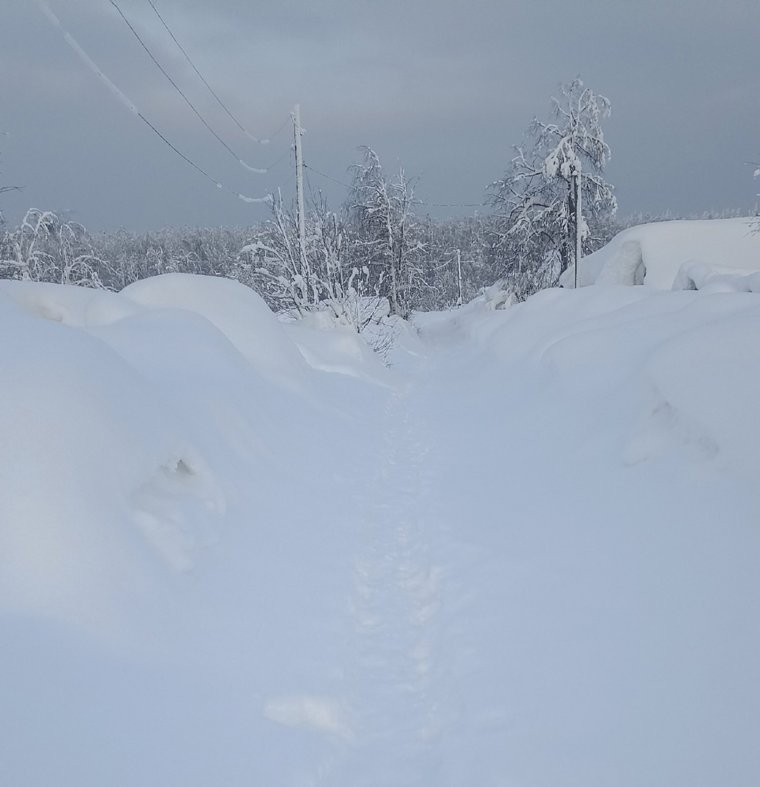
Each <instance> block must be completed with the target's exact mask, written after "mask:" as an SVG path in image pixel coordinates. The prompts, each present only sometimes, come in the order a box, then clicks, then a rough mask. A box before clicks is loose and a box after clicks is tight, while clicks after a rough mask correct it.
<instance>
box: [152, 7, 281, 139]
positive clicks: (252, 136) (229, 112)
mask: <svg viewBox="0 0 760 787" xmlns="http://www.w3.org/2000/svg"><path fill="white" fill-rule="evenodd" d="M148 4H149V5H150V7H151V8H152V9H153V12H154V13H155V15H156V16H157V17H158V19H159V21H160V22H161V24H162V25H163V26H164V29H165V30H166V32H167V33H168V34H169V35H170V36H171V39H172V41H174V43H175V44H176V45H177V48H178V49H179V51H180V52H182V54H183V55H184V57H185V60H187V62H188V63H189V64H190V67H191V68H192V69H193V71H195V73H196V74H197V75H198V79H200V80H201V82H203V84H204V85H205V86H206V89H207V90H208V92H209V93H211V95H212V96H213V97H214V98H215V99H216V101H217V103H218V104H219V106H220V107H221V108H222V109H223V110H224V111H225V112H226V113H227V115H228V117H229V118H230V119H231V120H232V122H233V123H234V124H235V125H236V126H237V127H238V128H239V129H240V131H242V132H243V134H245V135H246V136H247V137H248V138H249V139H251V140H253V141H254V142H256V143H258V144H259V145H268V144H269V143H270V142H271V141H272V140H273V139H274V138H275V137H277V136H278V135H279V134H280V133H281V132H282V130H283V129H284V128H285V126H286V125H287V124H288V121H289V120H290V118H289V117H286V118H285V120H284V121H283V123H282V125H281V126H280V127H279V128H278V129H277V131H275V132H274V133H273V134H270V135H269V136H268V137H264V138H261V137H257V136H256V135H255V134H252V133H251V132H250V131H249V130H248V129H247V128H246V127H245V126H244V125H243V124H242V123H241V122H240V120H238V118H237V117H236V116H235V115H233V114H232V110H231V109H230V108H229V107H228V106H227V105H226V104H225V103H224V101H222V99H221V98H220V97H219V95H218V93H217V92H216V91H215V90H214V88H213V87H211V85H210V84H209V83H208V81H207V80H206V77H204V76H203V74H202V73H201V72H200V69H199V68H198V66H196V65H195V63H194V62H193V60H192V58H191V57H190V55H189V54H188V53H187V51H186V50H185V48H184V47H183V46H182V44H181V43H180V42H179V41H178V40H177V36H175V35H174V33H173V32H172V29H171V28H170V27H169V24H168V22H167V21H166V20H165V19H164V17H163V16H161V13H160V11H159V10H158V8H156V4H155V3H154V2H153V0H148Z"/></svg>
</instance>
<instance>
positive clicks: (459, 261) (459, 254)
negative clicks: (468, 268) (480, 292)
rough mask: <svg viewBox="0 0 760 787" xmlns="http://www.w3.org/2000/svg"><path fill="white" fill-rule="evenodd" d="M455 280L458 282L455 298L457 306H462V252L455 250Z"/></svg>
mask: <svg viewBox="0 0 760 787" xmlns="http://www.w3.org/2000/svg"><path fill="white" fill-rule="evenodd" d="M457 279H458V281H459V297H458V298H457V306H461V305H462V252H461V251H460V250H459V249H457Z"/></svg>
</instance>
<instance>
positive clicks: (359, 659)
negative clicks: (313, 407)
mask: <svg viewBox="0 0 760 787" xmlns="http://www.w3.org/2000/svg"><path fill="white" fill-rule="evenodd" d="M417 393H418V386H417V385H412V384H409V383H408V384H406V385H404V386H402V387H401V388H400V389H398V390H396V391H394V392H393V393H392V394H391V395H390V396H389V399H388V401H387V404H386V406H385V411H384V413H383V415H382V418H381V419H380V423H379V424H378V426H379V428H380V430H381V434H382V438H381V442H380V444H379V445H378V446H377V462H376V471H375V474H374V476H372V477H370V478H367V479H366V480H365V486H364V489H362V490H361V498H362V500H363V505H362V508H361V512H362V513H361V519H360V522H359V525H358V528H359V531H360V532H359V542H358V543H359V545H360V547H359V550H358V553H357V554H356V556H355V558H354V565H353V589H352V599H351V609H352V617H353V628H354V631H353V647H352V649H351V654H352V659H353V663H352V664H351V665H350V667H349V669H348V670H347V680H348V685H349V691H350V700H349V704H350V707H351V709H352V714H353V729H354V740H353V742H352V746H351V748H350V752H349V753H348V755H347V757H346V761H345V762H344V763H343V764H342V767H341V768H340V770H341V774H340V783H346V781H347V780H348V781H350V783H352V784H354V785H356V786H357V787H360V786H361V785H366V786H367V787H369V786H370V785H389V784H393V785H399V787H401V786H402V785H416V784H422V783H429V779H430V777H431V772H430V771H431V760H432V761H433V762H434V761H435V754H434V748H435V745H436V743H437V742H438V741H439V740H440V736H441V734H442V732H443V730H444V727H445V726H446V723H447V718H448V715H449V714H448V712H447V709H446V707H445V703H444V702H443V699H442V698H443V694H442V693H441V691H439V682H440V679H441V671H440V669H439V643H438V639H439V638H438V636H437V626H436V621H437V618H438V616H439V612H440V607H441V603H442V597H443V587H444V583H445V572H444V570H443V568H442V567H441V566H440V565H438V564H437V563H436V560H435V553H436V545H437V542H438V540H439V538H440V535H441V531H440V522H439V521H438V519H437V517H436V516H435V515H434V513H433V507H432V506H431V497H432V496H433V493H434V482H435V479H434V478H433V473H434V470H433V464H432V463H431V461H430V459H431V452H433V451H434V445H433V442H432V435H431V434H430V433H429V432H428V431H427V430H426V427H425V423H424V422H421V420H420V419H419V418H418V417H417V415H416V411H415V414H414V415H413V414H412V412H411V407H410V403H411V402H412V400H413V398H414V396H415V394H417Z"/></svg>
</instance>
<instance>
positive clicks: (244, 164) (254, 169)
mask: <svg viewBox="0 0 760 787" xmlns="http://www.w3.org/2000/svg"><path fill="white" fill-rule="evenodd" d="M110 2H111V5H112V6H113V7H114V8H115V9H116V11H117V12H118V14H119V16H120V17H121V18H122V19H123V20H124V23H125V24H126V25H127V27H128V28H129V29H130V30H131V31H132V34H133V35H134V37H135V38H136V39H137V41H138V42H139V43H140V46H142V48H143V49H144V50H145V51H146V52H147V53H148V57H150V59H151V60H152V61H153V63H154V64H155V66H156V68H158V70H159V71H160V72H161V73H162V74H163V75H164V76H165V77H166V79H167V80H168V81H169V84H170V85H171V86H172V87H173V88H174V89H175V90H176V91H177V93H179V95H180V96H181V97H182V98H183V99H184V101H185V103H186V104H187V105H188V106H189V107H190V109H191V110H192V111H193V113H194V114H195V116H196V117H197V118H198V120H200V121H201V123H203V125H204V126H205V127H206V128H207V129H208V130H209V132H211V134H212V135H213V136H214V137H215V139H216V140H217V141H218V142H219V143H220V144H221V145H222V147H224V149H225V150H226V151H227V152H228V153H229V154H230V155H231V156H232V157H233V158H234V159H235V161H237V162H238V164H240V165H241V166H242V167H244V168H245V169H247V170H248V171H249V172H253V173H254V174H256V175H266V172H267V171H266V169H264V168H263V167H254V166H251V165H250V164H249V163H248V162H247V161H245V160H244V159H243V158H242V157H241V156H239V155H238V154H237V153H236V152H235V151H234V150H233V149H232V148H231V147H230V146H229V145H228V144H227V143H226V142H225V141H224V140H223V139H222V138H221V137H220V136H219V134H217V132H216V131H215V130H214V129H213V128H212V127H211V124H210V123H209V122H208V121H207V120H206V118H204V117H203V115H202V114H201V113H200V112H199V111H198V109H197V107H196V106H195V104H193V102H192V101H191V100H190V99H189V98H188V97H187V95H186V94H185V92H184V91H183V90H182V88H181V87H180V86H179V85H178V84H177V83H176V82H175V81H174V80H173V79H172V77H171V75H170V74H169V72H168V71H167V70H166V69H165V68H164V67H163V66H162V65H161V63H160V62H159V60H158V58H156V56H155V55H154V54H153V52H151V50H150V48H149V47H148V45H147V44H146V43H145V41H144V40H143V39H142V37H141V36H140V34H139V33H138V32H137V30H135V28H134V26H133V25H132V23H131V22H130V21H129V19H127V17H126V16H125V14H124V12H123V11H122V10H121V8H120V7H119V4H118V3H117V2H116V0H110Z"/></svg>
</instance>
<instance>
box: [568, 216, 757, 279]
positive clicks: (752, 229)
mask: <svg viewBox="0 0 760 787" xmlns="http://www.w3.org/2000/svg"><path fill="white" fill-rule="evenodd" d="M578 273H579V276H578V279H579V281H578V286H581V287H582V286H586V285H589V284H605V285H610V284H617V285H627V286H630V285H632V284H645V285H647V286H650V287H656V288H658V289H663V290H670V289H675V290H686V289H697V290H700V289H703V288H705V287H707V286H710V287H712V288H713V289H719V290H721V291H724V292H728V291H738V292H745V291H752V290H760V277H758V275H757V274H758V273H760V219H758V217H756V216H752V217H749V218H737V219H709V220H707V219H706V220H701V221H696V220H691V221H660V222H655V223H653V224H641V225H639V226H636V227H630V228H628V229H626V230H623V231H622V232H620V233H618V234H617V235H616V236H615V237H614V238H613V239H612V240H611V241H610V242H609V243H608V244H607V245H606V246H604V247H603V248H601V249H599V250H598V251H596V252H594V253H593V254H589V255H588V256H587V257H584V258H583V259H582V260H581V264H580V266H579V268H578ZM574 276H575V269H574V267H572V266H571V267H570V268H569V269H568V270H567V271H565V273H564V274H563V275H562V279H561V282H562V284H563V286H565V287H572V286H573V284H574Z"/></svg>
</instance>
